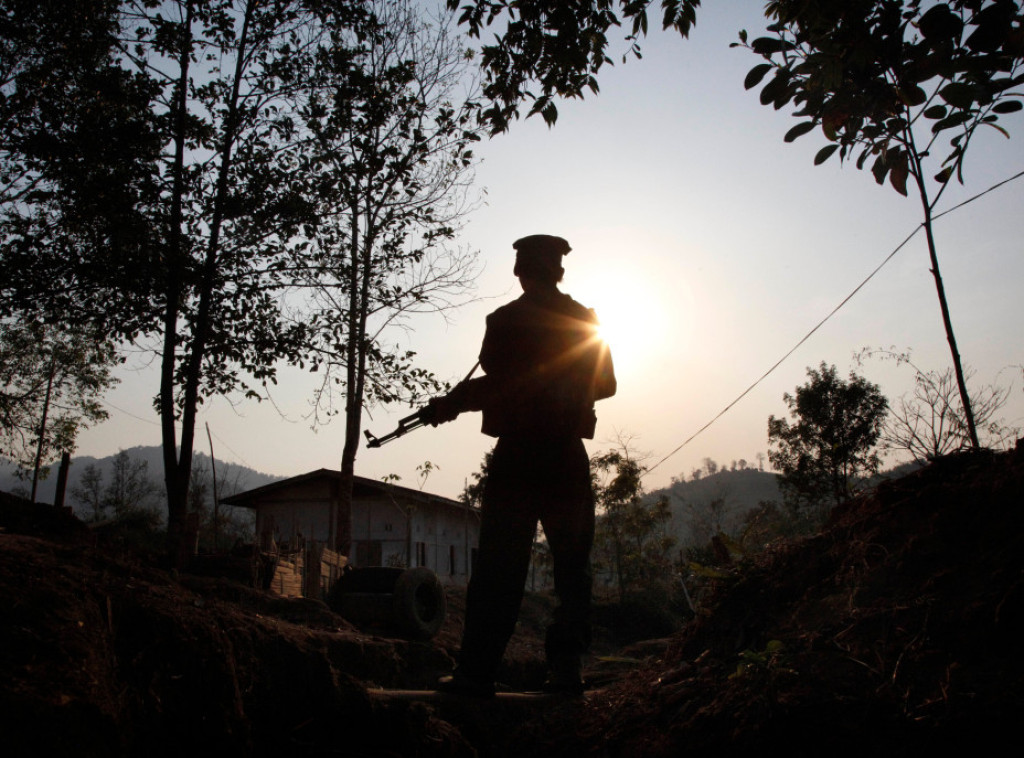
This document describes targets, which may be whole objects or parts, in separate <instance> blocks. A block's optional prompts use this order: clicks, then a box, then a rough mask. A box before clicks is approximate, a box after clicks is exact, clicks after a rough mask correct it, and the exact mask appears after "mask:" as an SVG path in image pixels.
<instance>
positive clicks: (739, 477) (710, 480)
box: [648, 468, 781, 548]
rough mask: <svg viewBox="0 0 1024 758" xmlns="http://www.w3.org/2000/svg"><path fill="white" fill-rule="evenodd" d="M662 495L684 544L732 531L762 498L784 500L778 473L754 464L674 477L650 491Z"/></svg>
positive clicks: (695, 542) (677, 536) (673, 527)
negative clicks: (698, 475) (692, 476)
mask: <svg viewBox="0 0 1024 758" xmlns="http://www.w3.org/2000/svg"><path fill="white" fill-rule="evenodd" d="M662 496H666V497H668V500H669V505H670V507H671V508H672V524H671V529H672V533H673V535H674V536H675V538H676V539H677V540H678V544H679V547H681V548H682V547H687V546H689V545H693V544H702V543H703V542H705V541H706V540H708V539H710V538H711V536H712V535H713V534H714V533H715V532H717V531H718V530H719V529H724V530H726V531H731V530H732V529H734V528H735V527H736V526H738V525H739V524H740V523H741V522H742V520H743V516H745V515H746V513H747V512H748V511H749V510H751V509H752V508H756V507H757V505H758V504H759V503H761V502H762V501H766V500H781V496H780V494H779V485H778V477H777V475H776V474H774V473H771V472H768V471H759V470H758V469H753V468H745V469H737V470H735V471H730V470H722V471H718V472H717V473H715V474H712V475H710V476H702V477H701V478H700V479H695V480H690V481H675V482H673V483H672V485H671V486H669V487H665V488H663V489H660V490H655V491H654V492H651V493H649V495H648V497H650V498H652V499H656V498H659V497H662Z"/></svg>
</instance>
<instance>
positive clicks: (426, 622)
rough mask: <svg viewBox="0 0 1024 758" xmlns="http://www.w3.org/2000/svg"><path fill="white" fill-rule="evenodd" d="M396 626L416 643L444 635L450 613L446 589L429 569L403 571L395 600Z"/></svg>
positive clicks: (393, 604)
mask: <svg viewBox="0 0 1024 758" xmlns="http://www.w3.org/2000/svg"><path fill="white" fill-rule="evenodd" d="M391 608H392V618H393V620H394V622H395V625H396V626H397V627H398V628H399V629H400V630H401V631H402V632H403V633H405V634H406V635H408V636H409V637H411V638H412V639H417V640H429V639H433V638H434V636H435V635H436V634H437V633H438V632H439V631H441V626H442V625H443V624H444V620H445V616H446V615H447V613H448V602H447V599H446V598H445V594H444V585H442V584H441V580H440V579H438V578H437V574H435V573H434V572H433V571H431V570H430V569H428V568H422V567H420V568H412V569H409V570H407V571H403V572H402V574H401V575H400V576H399V577H398V580H397V581H396V582H395V590H394V596H393V597H392V606H391Z"/></svg>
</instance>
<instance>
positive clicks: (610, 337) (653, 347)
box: [574, 277, 669, 374]
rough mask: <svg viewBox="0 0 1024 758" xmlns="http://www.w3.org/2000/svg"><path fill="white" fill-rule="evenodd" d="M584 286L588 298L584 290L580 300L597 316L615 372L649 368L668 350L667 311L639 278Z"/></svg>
mask: <svg viewBox="0 0 1024 758" xmlns="http://www.w3.org/2000/svg"><path fill="white" fill-rule="evenodd" d="M585 284H586V285H587V286H585V290H586V293H587V294H586V298H585V299H584V298H583V295H582V290H581V299H582V300H583V302H584V303H586V305H588V306H590V307H592V308H593V309H594V310H595V312H596V313H597V317H598V320H599V321H600V328H599V330H598V333H599V335H600V336H601V339H603V340H604V341H605V342H606V343H607V344H608V346H609V347H610V348H611V352H612V358H613V360H614V361H615V369H616V372H617V373H620V374H622V373H627V372H628V373H633V372H636V371H644V370H645V369H649V368H650V367H651V363H652V361H653V360H654V358H655V355H656V353H657V351H658V350H663V349H664V348H665V343H666V340H667V336H668V334H667V333H668V330H669V325H668V315H667V312H666V310H665V308H664V306H663V304H662V303H661V302H660V300H659V298H657V297H654V296H652V294H653V290H652V288H650V287H646V286H644V285H643V282H642V281H640V280H639V278H637V277H622V278H614V277H608V278H604V279H602V280H601V281H591V282H588V283H585ZM574 294H575V293H574Z"/></svg>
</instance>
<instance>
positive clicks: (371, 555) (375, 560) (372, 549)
mask: <svg viewBox="0 0 1024 758" xmlns="http://www.w3.org/2000/svg"><path fill="white" fill-rule="evenodd" d="M383 557H384V551H383V548H382V546H381V543H380V540H358V541H356V562H355V565H357V566H380V565H382V564H381V561H382V560H383Z"/></svg>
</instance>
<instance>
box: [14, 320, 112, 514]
mask: <svg viewBox="0 0 1024 758" xmlns="http://www.w3.org/2000/svg"><path fill="white" fill-rule="evenodd" d="M114 363H115V352H114V348H113V346H112V345H111V344H110V343H109V342H105V341H102V340H97V339H96V338H95V336H94V335H92V334H90V333H88V332H84V331H78V332H73V333H60V332H58V331H57V330H56V329H54V328H51V327H47V326H45V325H43V324H41V323H38V322H28V323H9V322H0V455H2V456H4V457H5V458H9V459H11V460H13V461H14V462H15V463H16V464H17V465H18V466H19V468H20V469H21V470H22V471H24V472H29V471H31V472H33V489H32V495H31V497H32V498H33V499H35V482H36V480H37V478H38V477H39V475H40V473H42V475H43V476H45V473H46V470H45V467H44V464H46V463H49V462H51V461H52V460H53V459H54V458H55V457H57V456H59V455H60V454H61V453H62V452H69V453H70V452H73V451H74V449H75V439H76V437H77V436H78V433H79V432H80V431H81V430H82V429H84V428H86V427H88V426H89V425H90V424H93V423H97V422H100V421H102V420H104V419H105V418H107V412H106V411H105V410H103V407H102V406H101V405H100V399H101V397H102V395H103V392H104V391H105V390H107V389H108V388H110V387H111V386H113V385H114V384H115V383H116V381H117V380H116V379H114V378H113V376H112V375H111V368H112V366H113V365H114Z"/></svg>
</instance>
